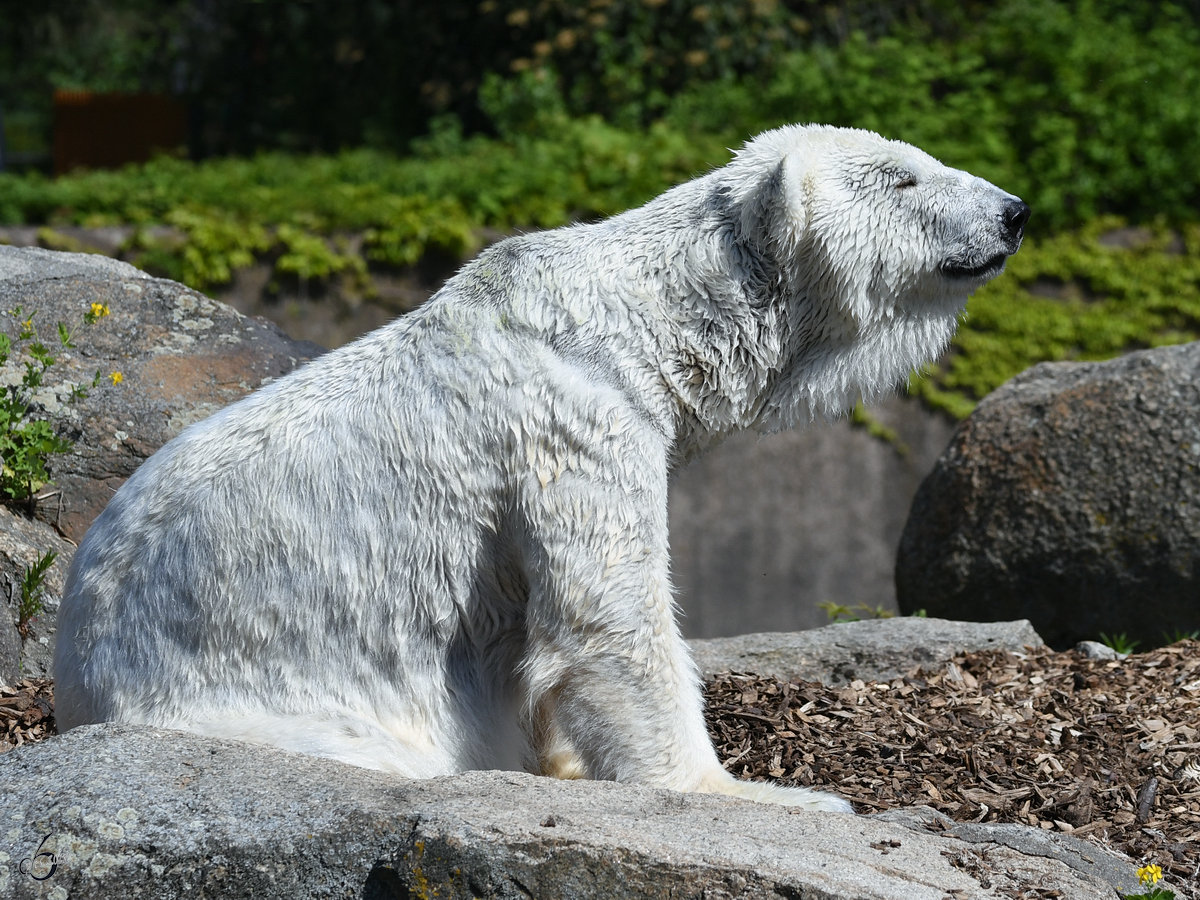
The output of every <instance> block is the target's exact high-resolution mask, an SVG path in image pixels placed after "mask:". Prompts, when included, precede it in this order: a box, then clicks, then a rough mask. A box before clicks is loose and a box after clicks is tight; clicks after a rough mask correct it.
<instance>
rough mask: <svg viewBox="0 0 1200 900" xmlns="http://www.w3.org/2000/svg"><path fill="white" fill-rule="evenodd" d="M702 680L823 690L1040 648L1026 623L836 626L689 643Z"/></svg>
mask: <svg viewBox="0 0 1200 900" xmlns="http://www.w3.org/2000/svg"><path fill="white" fill-rule="evenodd" d="M691 646H692V653H693V656H694V658H695V660H696V665H697V666H698V667H699V669H700V672H701V674H703V675H704V676H705V677H706V678H711V677H712V676H714V675H718V674H720V673H722V672H731V671H732V672H753V673H754V674H756V675H766V676H770V677H771V678H778V679H780V680H781V681H787V680H789V679H793V678H796V679H800V680H803V681H819V682H821V683H822V684H829V685H841V684H848V683H849V682H851V681H854V680H855V679H860V680H862V681H891V680H892V679H893V678H898V677H900V676H901V675H906V674H908V673H910V672H912V671H913V670H914V669H916V668H917V667H918V666H924V667H926V668H936V667H938V666H941V665H943V664H944V663H946V662H948V661H949V660H950V659H951V658H952V657H954V656H955V655H956V654H959V653H964V652H971V651H975V650H1012V651H1015V652H1018V653H1019V652H1020V651H1021V650H1023V649H1024V648H1026V647H1043V646H1045V645H1044V644H1043V643H1042V639H1041V638H1040V637H1039V636H1038V633H1037V632H1036V631H1034V630H1033V627H1032V626H1031V625H1030V624H1029V623H1028V622H1025V621H1019V622H985V623H976V622H950V621H946V620H945V619H928V618H924V617H912V618H892V619H867V620H864V621H861V622H839V623H837V624H835V625H827V626H825V627H824V628H815V629H813V630H811V631H796V632H786V633H785V632H768V633H764V634H744V635H740V636H738V637H731V638H714V639H711V640H695V641H691Z"/></svg>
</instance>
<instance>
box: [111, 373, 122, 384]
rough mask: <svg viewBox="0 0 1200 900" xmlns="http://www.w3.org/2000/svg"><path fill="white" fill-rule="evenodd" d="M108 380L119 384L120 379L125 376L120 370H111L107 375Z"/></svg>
mask: <svg viewBox="0 0 1200 900" xmlns="http://www.w3.org/2000/svg"><path fill="white" fill-rule="evenodd" d="M108 380H109V381H111V382H112V383H113V384H120V383H121V382H122V381H124V380H125V376H124V375H122V374H121V373H120V372H113V373H112V374H111V375H109V376H108Z"/></svg>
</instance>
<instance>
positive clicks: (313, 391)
mask: <svg viewBox="0 0 1200 900" xmlns="http://www.w3.org/2000/svg"><path fill="white" fill-rule="evenodd" d="M431 312H434V313H435V314H436V308H431ZM427 315H428V314H426V316H427ZM456 315H457V313H456ZM426 316H422V315H421V314H418V315H415V316H413V317H411V318H410V319H406V320H401V321H400V322H397V323H395V324H393V325H392V326H389V327H388V328H385V329H383V330H381V331H380V332H376V333H375V334H373V335H371V336H369V338H367V339H364V340H363V341H360V342H357V343H356V344H353V345H350V346H348V347H345V348H342V349H341V350H339V351H335V352H333V353H330V354H327V355H326V356H324V357H321V358H319V359H318V360H316V361H314V362H313V363H311V364H309V365H308V366H305V367H304V368H302V369H300V370H298V371H297V372H294V373H292V374H291V375H289V376H287V377H285V378H283V379H280V381H278V382H276V383H275V384H272V385H270V386H268V387H267V388H266V389H264V390H262V391H259V392H258V393H256V394H253V395H251V396H250V397H247V398H245V399H244V400H242V401H240V402H238V403H236V404H234V405H232V406H230V407H228V408H226V409H225V410H223V411H221V412H220V413H218V414H216V415H215V416H213V417H211V418H210V419H208V420H205V421H204V422H200V423H197V424H196V425H194V426H192V427H191V428H189V429H187V430H186V431H185V432H184V433H182V434H181V435H180V436H179V437H178V438H176V439H175V440H174V441H172V442H170V443H169V444H167V445H166V446H165V447H164V448H162V449H161V450H160V451H159V452H158V453H157V454H155V456H154V457H152V458H151V459H150V460H148V461H147V462H146V463H145V464H144V465H143V466H142V467H141V468H140V469H139V470H138V471H137V472H136V473H135V474H134V475H133V476H132V477H131V478H130V479H129V481H128V482H126V484H125V485H123V486H122V488H121V489H120V490H119V491H118V492H117V494H116V495H115V496H114V498H113V500H112V501H111V503H110V504H109V507H108V508H107V509H106V510H105V512H104V513H102V514H101V516H100V517H98V518H97V520H96V521H95V523H94V524H93V526H92V528H91V529H90V530H89V532H88V534H87V536H86V537H85V539H84V541H83V542H82V544H81V545H80V548H79V551H78V552H77V554H76V557H75V560H74V562H73V564H72V571H71V574H70V576H69V578H68V590H67V593H66V596H65V597H64V601H63V605H62V611H61V614H60V624H59V646H58V648H57V651H56V661H55V671H56V674H57V677H58V679H59V687H58V717H59V721H60V723H61V725H62V727H64V728H69V727H72V726H73V725H75V724H80V723H83V722H88V721H101V720H119V721H133V722H145V723H148V724H156V725H163V726H168V727H169V726H171V725H173V724H181V723H194V722H195V721H196V720H198V719H203V718H204V712H203V711H204V709H205V708H206V707H211V708H212V715H213V716H214V717H217V716H223V717H226V718H228V719H233V718H237V717H238V716H239V715H245V716H250V715H252V714H256V715H260V716H267V717H269V715H272V714H281V715H283V716H285V717H287V716H303V715H306V714H308V713H310V712H312V711H314V710H322V709H326V710H327V709H328V708H330V706H331V705H333V706H335V707H336V706H338V705H340V706H341V707H343V708H345V709H347V710H350V711H353V710H355V709H362V710H363V711H364V713H369V716H370V717H373V718H376V719H378V718H379V713H378V710H379V709H380V708H383V709H386V710H387V712H386V713H385V714H384V715H383V718H385V719H386V718H387V717H388V716H390V717H392V718H393V719H395V720H396V725H395V727H396V729H397V730H398V731H401V732H403V731H404V730H405V729H407V728H410V727H411V722H419V721H422V720H428V721H440V720H446V721H450V720H451V719H452V718H453V717H450V716H445V715H443V713H442V710H440V709H438V707H439V705H440V704H444V703H447V702H449V700H448V698H447V697H446V696H445V694H446V693H447V692H445V691H443V692H441V693H440V694H439V692H438V691H436V690H434V689H433V685H450V686H451V688H452V687H453V685H454V682H455V680H456V679H459V680H462V679H468V680H472V679H474V678H476V677H477V676H476V674H475V673H473V672H471V671H469V670H470V667H471V661H470V655H471V654H470V653H469V652H465V651H464V650H462V649H460V650H458V651H457V656H456V655H455V651H453V650H451V649H450V648H452V647H453V646H454V645H455V643H456V642H459V643H461V642H463V641H466V642H467V644H472V643H474V642H478V643H479V645H480V646H485V645H486V646H493V647H494V646H495V645H497V644H499V645H500V647H501V649H500V650H492V651H490V652H503V649H502V648H503V644H504V642H503V640H502V639H500V638H498V636H497V634H496V633H495V632H496V631H497V630H502V629H503V628H505V627H506V624H507V623H506V622H505V621H504V619H505V615H506V612H505V610H506V603H505V598H504V597H489V598H487V600H488V604H490V609H489V612H488V615H487V616H486V617H482V618H480V619H479V620H478V621H474V620H473V619H472V615H473V613H472V610H473V609H474V608H475V606H477V605H478V604H477V600H478V598H477V597H476V596H475V595H476V594H477V592H478V591H479V589H480V586H479V585H478V584H476V583H474V582H473V581H472V580H471V579H470V578H469V576H468V574H467V573H470V572H472V571H476V570H478V569H479V568H480V563H479V559H478V557H479V556H480V555H483V554H490V555H495V554H497V553H499V552H501V551H500V550H499V549H498V548H497V547H496V546H495V545H494V543H489V540H488V539H489V537H494V535H495V532H496V531H497V530H498V529H497V527H496V522H495V517H496V516H497V515H499V514H500V511H499V510H498V509H496V508H492V509H487V508H481V504H480V498H486V497H497V496H499V495H500V492H499V491H497V490H496V489H495V484H494V483H490V482H495V481H496V480H498V479H499V478H501V477H502V475H501V472H500V471H499V469H498V467H497V460H496V459H495V457H494V456H493V457H492V458H490V459H489V458H488V454H487V453H486V452H484V451H485V450H486V449H487V447H486V444H485V442H484V441H483V440H482V439H481V436H480V434H479V433H478V431H479V430H481V429H483V428H484V427H485V423H484V422H483V421H482V418H481V416H480V415H479V414H478V411H473V412H470V413H468V412H467V411H465V410H463V409H462V408H460V407H461V405H462V404H463V403H466V402H468V400H469V399H470V398H468V397H467V396H465V395H464V394H463V390H464V387H465V386H466V385H468V384H470V383H472V382H473V381H474V383H476V384H478V383H479V380H478V373H473V372H471V371H470V370H471V365H470V364H469V362H468V363H465V364H464V362H463V360H462V359H459V361H458V363H457V364H456V365H455V366H453V367H447V366H446V365H445V357H446V356H447V354H448V353H449V354H450V355H451V356H452V355H453V351H452V350H450V351H447V349H446V347H445V346H443V345H444V344H445V343H446V342H450V343H454V342H455V341H462V340H465V339H467V335H468V334H469V333H470V332H469V329H468V326H467V323H466V322H463V323H462V328H460V333H459V334H458V335H455V334H453V333H452V332H450V331H447V330H446V329H443V328H440V327H438V328H433V329H431V328H430V327H429V323H428V322H426V321H425V318H426ZM431 333H432V334H433V335H434V337H430V334H431ZM464 472H470V473H471V478H473V479H475V480H476V481H477V482H478V483H477V484H475V485H472V484H470V483H469V482H470V479H467V480H466V481H464V477H463V475H464ZM431 518H436V519H437V521H438V522H439V526H438V527H439V529H440V531H439V530H434V529H431V528H429V527H428V522H429V520H430V519H431ZM447 528H450V529H455V530H453V531H451V533H449V534H448V533H447V531H446V529H447ZM230 535H235V536H238V537H237V538H235V539H234V540H230V539H229V536H230ZM519 588H520V586H519V585H518V586H514V590H516V589H519ZM513 602H515V598H514V601H513ZM453 666H458V667H459V669H460V670H461V671H458V672H457V673H456V672H454V671H448V667H453ZM475 693H476V694H478V693H479V692H478V691H475ZM489 699H494V698H488V697H486V696H481V697H480V706H481V708H482V707H483V706H486V705H487V703H488V701H489ZM331 701H332V702H331ZM262 721H266V719H265V718H264V719H262ZM425 737H426V738H429V739H432V738H431V736H429V735H425ZM428 755H430V756H431V757H432V756H435V755H436V754H433V753H429V754H428Z"/></svg>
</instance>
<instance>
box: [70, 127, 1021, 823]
mask: <svg viewBox="0 0 1200 900" xmlns="http://www.w3.org/2000/svg"><path fill="white" fill-rule="evenodd" d="M910 176H915V179H916V182H917V183H916V185H915V186H912V185H909V186H906V184H907V180H908V179H909V178H910ZM1011 199H1012V198H1011V197H1009V195H1007V194H1005V193H1004V192H1002V191H1000V190H998V189H996V188H994V187H992V186H991V185H989V184H987V183H986V182H983V181H981V180H979V179H977V178H974V177H972V176H970V175H967V174H965V173H963V172H959V171H955V170H953V169H949V168H946V167H944V166H942V165H941V164H939V163H938V162H937V161H935V160H934V159H932V158H930V157H929V156H927V155H926V154H924V153H922V152H921V151H919V150H916V149H914V148H912V147H910V146H907V145H905V144H901V143H896V142H891V141H886V140H884V139H882V138H880V137H878V136H876V135H873V134H870V133H867V132H861V131H851V130H837V129H830V128H823V127H788V128H783V129H779V130H777V131H772V132H768V133H766V134H764V135H761V136H760V137H759V138H757V139H756V140H754V141H753V142H751V143H749V144H748V145H747V146H746V147H745V148H744V149H742V150H741V151H740V152H739V153H738V154H737V155H736V158H735V159H734V160H733V161H732V162H730V163H729V164H728V165H727V166H725V167H723V168H721V169H717V170H715V171H713V172H711V173H709V174H708V175H705V176H704V177H701V178H697V179H696V180H694V181H690V182H687V183H685V184H682V185H680V186H678V187H676V188H674V189H673V190H670V191H668V192H667V193H665V194H663V195H662V196H660V197H658V198H657V199H655V200H653V201H651V202H650V203H648V204H647V205H646V206H644V207H641V208H639V209H635V210H632V211H630V212H627V213H624V214H623V215H619V216H616V217H614V218H612V219H609V220H607V221H603V222H599V223H596V224H590V225H580V226H574V227H570V228H562V229H558V230H555V231H550V232H546V233H541V234H532V235H527V236H523V237H516V238H511V239H509V240H506V241H504V242H502V243H500V244H498V245H496V246H494V247H492V248H490V249H489V250H487V251H485V252H484V253H482V254H481V255H480V256H479V257H478V258H477V259H476V260H474V261H473V262H471V263H469V264H468V265H466V266H465V267H464V268H463V269H462V271H461V272H460V273H459V274H458V275H457V276H456V277H454V278H453V279H451V280H450V281H449V282H448V283H447V284H446V286H445V287H444V288H443V289H442V290H441V291H440V292H439V293H438V295H437V296H436V297H435V298H433V299H432V300H431V301H430V302H429V303H428V304H426V305H425V306H424V307H422V308H421V309H420V310H419V311H417V312H415V313H412V314H410V315H407V316H405V317H403V318H401V319H399V320H397V321H395V322H393V323H392V324H390V325H388V326H386V327H384V328H381V329H379V330H378V331H376V332H374V333H372V334H369V335H367V336H366V337H364V338H362V339H361V340H359V341H357V342H355V343H353V344H350V345H348V346H346V347H343V348H341V349H339V350H336V351H334V352H331V353H329V354H327V355H325V356H323V357H321V358H320V359H318V360H316V361H314V362H312V363H310V364H309V365H307V366H305V367H303V368H301V369H299V370H298V371H296V372H294V373H292V374H291V375H289V376H287V377H285V378H282V379H280V380H279V381H277V382H275V383H273V384H271V385H270V386H268V387H266V388H265V389H263V390H261V391H259V392H257V393H255V394H253V395H251V396H249V397H247V398H246V399H244V400H242V401H241V402H239V403H236V404H234V405H233V406H230V407H229V408H227V409H225V410H223V411H221V412H220V413H218V414H217V415H214V416H213V417H212V418H210V419H208V420H207V421H204V422H201V423H199V424H197V425H195V426H193V427H191V428H189V429H188V430H187V431H185V432H184V433H183V434H181V435H180V436H179V437H178V438H176V439H175V440H173V441H172V442H170V443H169V444H167V445H166V446H165V447H164V448H163V449H162V450H160V451H159V452H158V453H157V454H156V455H155V456H154V457H152V458H151V459H150V460H148V461H147V462H146V463H145V464H144V465H143V466H142V467H141V469H139V470H138V472H137V473H136V474H135V475H134V476H133V477H132V478H130V479H129V481H128V483H126V484H125V485H124V487H122V488H121V490H120V491H118V492H117V494H116V496H115V497H114V498H113V500H112V502H111V503H110V504H109V506H108V509H107V510H106V511H105V512H104V513H103V514H102V515H101V516H100V517H99V518H98V519H97V520H96V522H95V524H94V525H93V526H92V529H91V531H90V532H89V533H88V535H87V538H86V539H85V540H84V541H83V543H82V545H81V546H80V548H79V551H78V553H77V554H76V556H75V560H74V564H73V566H72V569H71V574H70V577H69V584H68V588H67V591H66V596H65V599H64V602H63V604H62V611H61V614H60V619H59V631H58V647H57V652H56V656H55V677H56V679H57V717H58V722H59V724H60V726H61V727H63V728H70V727H72V726H75V725H79V724H81V723H86V722H95V721H104V720H116V721H122V722H141V723H149V724H153V725H160V726H165V727H170V728H181V729H188V730H191V731H195V732H200V733H203V734H208V735H214V736H218V737H232V738H240V739H245V740H250V741H257V742H262V743H268V744H274V745H277V746H280V747H285V748H289V749H293V750H299V751H303V752H306V753H312V754H316V755H319V756H326V757H331V758H334V759H339V760H344V761H346V762H349V763H354V764H357V765H361V766H368V767H372V768H377V769H384V770H388V771H392V772H397V773H402V774H404V775H411V776H418V777H424V776H433V775H439V774H443V773H451V772H458V771H462V770H465V769H475V768H510V769H528V770H532V771H535V772H536V771H540V772H545V773H548V774H555V775H559V776H564V777H570V776H582V777H591V778H607V779H617V780H621V781H627V782H634V783H640V784H647V785H656V786H663V787H670V788H677V789H680V790H689V791H716V792H722V793H727V794H736V795H740V796H746V797H752V798H755V799H760V800H768V801H774V802H780V803H788V804H795V805H801V806H811V807H816V808H822V809H833V810H841V811H845V810H848V809H849V806H848V805H847V804H846V803H845V802H844V801H842V800H840V799H839V798H836V797H833V796H832V795H828V794H820V793H816V792H812V791H807V790H804V789H800V788H785V787H780V786H776V785H769V784H752V783H748V782H741V781H737V780H735V779H733V778H732V777H731V776H730V775H728V774H727V773H726V772H725V771H724V770H723V769H722V767H721V765H720V764H719V762H718V761H717V757H716V755H715V753H714V751H713V748H712V746H711V744H710V742H709V739H708V737H707V735H706V732H705V727H704V721H703V718H702V700H701V692H700V682H699V679H698V677H697V673H696V671H695V669H694V667H693V665H692V662H691V660H690V657H689V653H688V650H687V647H686V645H685V643H684V641H683V640H682V638H681V636H680V633H679V630H678V628H677V625H676V621H675V610H674V604H673V599H672V589H671V583H670V577H669V574H668V558H667V476H668V473H669V472H670V471H671V469H672V468H673V467H674V466H675V465H677V464H679V463H680V462H681V461H683V460H686V459H687V458H689V457H691V456H693V455H694V454H695V453H697V452H699V451H701V450H703V449H704V448H705V447H707V446H710V445H712V444H713V443H715V442H716V441H718V440H720V439H721V438H722V437H724V436H725V435H727V434H729V433H730V432H732V431H735V430H737V429H742V428H755V429H759V430H762V431H773V430H777V429H780V428H786V427H788V426H790V425H792V424H793V423H796V422H807V421H809V420H811V419H814V418H820V417H831V416H837V415H840V414H842V413H844V412H845V411H846V410H848V409H849V408H850V407H851V406H852V405H853V404H854V402H855V400H856V399H857V398H858V397H859V395H860V394H862V395H864V396H866V397H867V398H868V399H869V398H870V397H873V396H875V395H877V394H879V393H880V392H882V391H886V390H890V389H892V388H893V387H894V386H895V385H896V384H897V383H898V382H901V381H902V380H903V379H904V378H905V377H906V376H907V375H908V373H909V372H910V371H911V370H912V369H913V368H914V367H916V366H918V365H920V364H922V363H924V362H926V361H927V360H930V359H932V358H934V357H936V356H937V355H938V354H939V352H941V351H942V349H943V348H944V346H945V345H946V342H947V340H948V339H949V337H950V335H951V333H952V332H953V330H954V327H955V324H956V321H957V318H958V316H959V314H960V312H961V310H962V307H963V304H964V302H965V300H966V297H967V294H968V293H969V292H970V290H971V289H973V288H974V287H976V286H978V284H979V283H981V282H982V281H983V280H986V279H985V278H977V279H973V280H964V279H961V278H959V279H947V278H945V277H943V276H942V275H940V274H939V272H938V267H939V265H940V264H942V263H943V262H944V261H945V260H947V259H959V260H960V261H961V260H972V259H983V258H986V257H987V256H988V255H989V254H995V253H996V252H997V246H998V245H999V243H1000V242H1001V239H1000V238H999V237H998V236H997V229H996V227H995V224H994V223H995V220H996V218H997V215H998V213H997V208H998V205H999V204H1001V203H1003V202H1005V200H1011ZM1013 249H1015V248H1013ZM1008 252H1011V250H1009V251H1008ZM990 274H995V272H992V273H990Z"/></svg>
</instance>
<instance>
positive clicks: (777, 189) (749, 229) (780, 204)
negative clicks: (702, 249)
mask: <svg viewBox="0 0 1200 900" xmlns="http://www.w3.org/2000/svg"><path fill="white" fill-rule="evenodd" d="M798 170H799V167H798V166H796V165H794V164H789V160H788V159H787V158H784V159H781V160H780V161H779V162H778V164H776V165H775V166H774V167H773V168H772V169H771V170H770V172H769V174H768V175H766V177H764V178H762V179H761V180H760V181H759V182H758V184H757V185H755V187H754V190H753V191H751V192H750V193H749V194H748V195H747V196H745V197H744V198H743V200H742V208H741V221H740V222H739V223H738V224H739V227H740V228H741V232H742V236H743V238H744V239H745V240H746V241H748V242H750V244H751V246H758V247H764V248H765V247H770V248H771V249H772V250H773V251H774V252H775V253H777V254H778V255H779V257H780V259H784V258H786V257H788V256H790V255H791V254H793V253H794V252H795V251H796V248H797V247H798V245H799V243H800V241H801V238H802V236H803V235H804V231H805V228H806V227H807V224H808V203H807V202H806V200H805V192H804V186H803V184H802V183H799V182H798V179H800V178H801V177H802V176H800V174H799V171H798Z"/></svg>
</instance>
